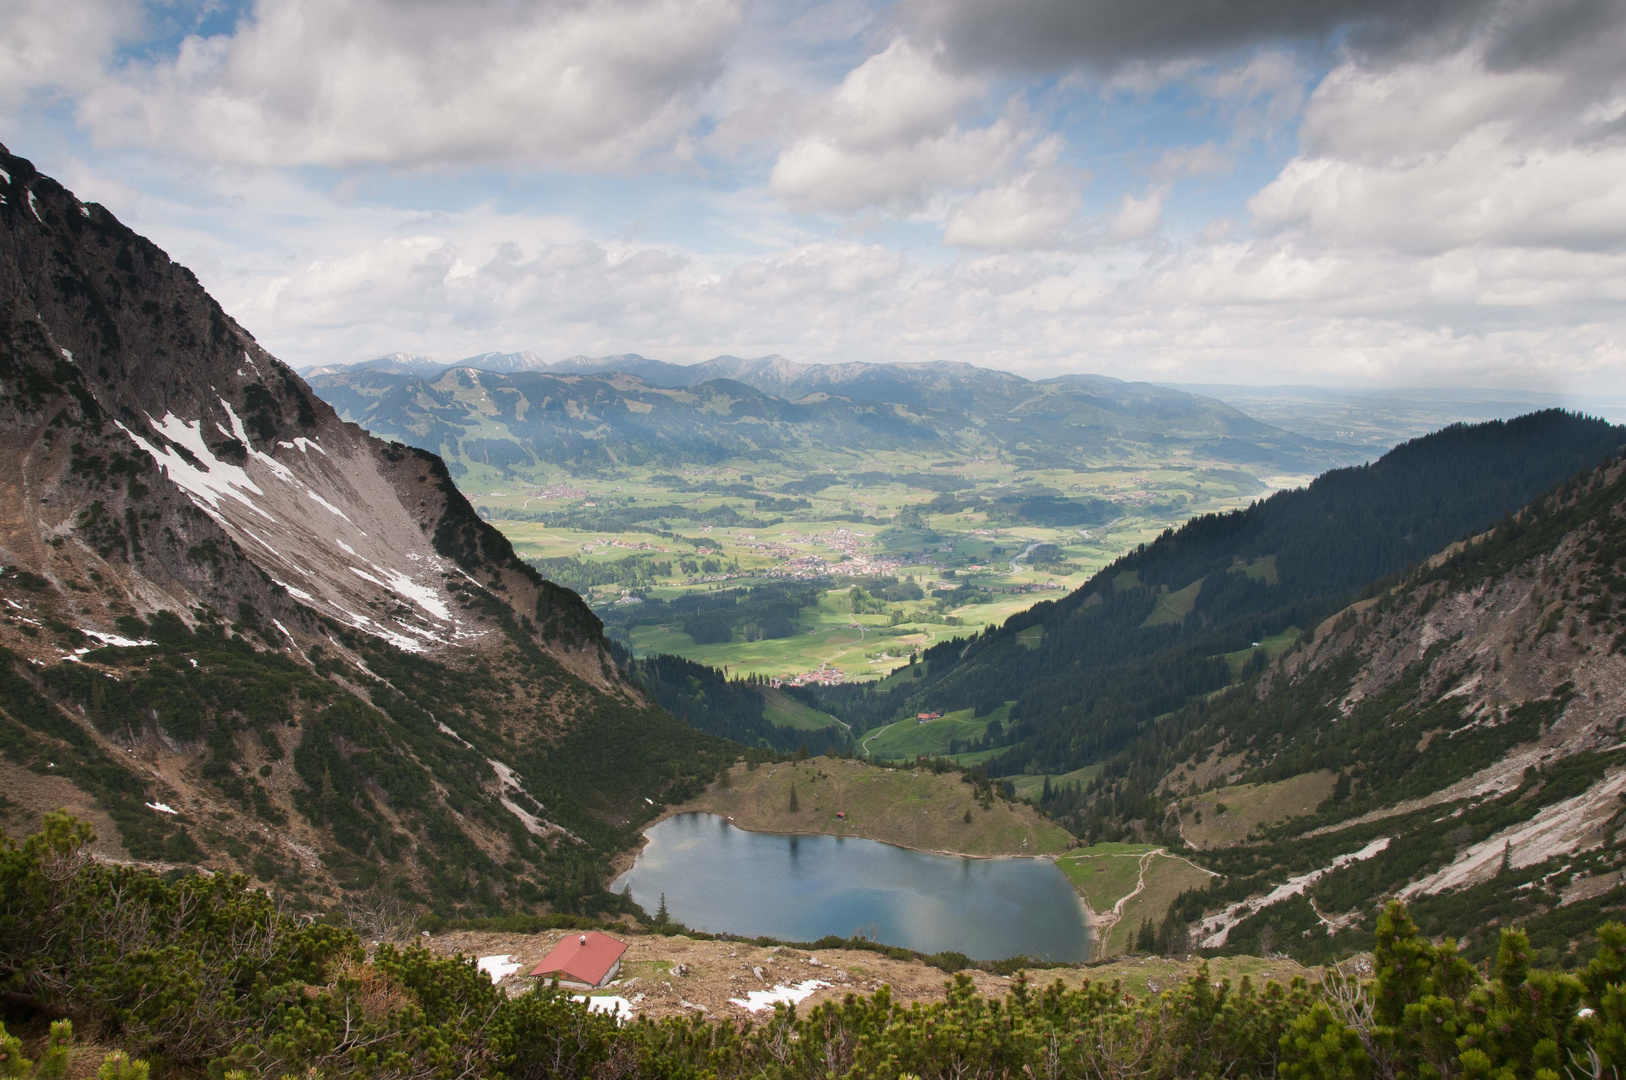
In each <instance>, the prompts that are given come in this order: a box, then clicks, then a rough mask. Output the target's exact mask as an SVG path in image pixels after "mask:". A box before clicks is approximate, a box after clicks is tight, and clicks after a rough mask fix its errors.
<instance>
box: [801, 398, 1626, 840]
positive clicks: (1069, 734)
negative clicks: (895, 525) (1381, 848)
mask: <svg viewBox="0 0 1626 1080" xmlns="http://www.w3.org/2000/svg"><path fill="white" fill-rule="evenodd" d="M1623 441H1626V429H1622V428H1619V427H1614V426H1611V425H1609V424H1607V423H1604V422H1603V421H1600V420H1590V419H1585V418H1582V417H1578V416H1574V415H1571V414H1567V413H1563V412H1558V411H1551V412H1544V413H1535V414H1531V415H1530V416H1527V417H1521V418H1519V419H1516V420H1513V421H1509V422H1506V423H1503V422H1500V421H1497V422H1492V423H1487V424H1479V425H1472V426H1462V425H1459V426H1453V427H1450V428H1447V429H1445V430H1443V431H1441V432H1438V433H1436V434H1434V435H1430V436H1427V437H1425V438H1422V439H1417V440H1414V441H1412V442H1410V443H1407V444H1405V445H1403V446H1401V447H1397V448H1396V449H1395V450H1393V451H1391V452H1390V453H1388V454H1386V455H1384V457H1382V458H1381V459H1379V460H1378V461H1377V462H1374V463H1373V464H1371V465H1366V466H1360V467H1357V468H1351V469H1341V470H1337V471H1334V472H1330V473H1327V474H1324V475H1323V476H1321V477H1319V478H1318V479H1316V480H1315V481H1314V482H1313V483H1312V484H1310V485H1309V487H1307V488H1304V489H1299V490H1295V491H1285V492H1279V493H1277V494H1276V495H1273V496H1271V497H1270V498H1269V499H1265V500H1263V501H1261V502H1258V503H1255V504H1254V505H1253V506H1251V507H1249V508H1248V509H1246V510H1242V511H1237V512H1235V513H1230V514H1223V515H1208V516H1205V517H1201V518H1196V519H1193V520H1192V521H1190V522H1188V523H1187V524H1186V525H1185V526H1183V527H1182V528H1180V529H1178V530H1170V531H1169V532H1167V533H1165V534H1164V535H1163V536H1162V537H1160V538H1158V540H1157V541H1156V542H1154V543H1152V544H1150V545H1147V546H1146V547H1144V548H1141V549H1138V550H1136V551H1134V552H1131V553H1130V554H1128V555H1126V556H1124V557H1123V558H1121V559H1119V560H1118V561H1117V562H1115V563H1114V564H1112V565H1111V566H1109V567H1107V568H1106V569H1105V570H1102V571H1101V572H1100V573H1099V574H1097V575H1096V576H1095V577H1094V578H1092V579H1091V580H1090V581H1089V582H1088V583H1087V584H1086V585H1084V586H1083V587H1081V588H1080V589H1078V590H1077V591H1075V592H1074V593H1072V594H1070V595H1069V596H1067V597H1066V598H1064V599H1062V600H1060V601H1057V602H1054V603H1044V604H1039V605H1037V606H1035V607H1033V608H1032V609H1030V610H1028V611H1026V612H1022V613H1021V614H1018V615H1015V616H1013V617H1012V618H1011V619H1009V620H1008V621H1007V622H1006V623H1005V624H1004V626H1002V627H1000V628H999V629H997V630H994V631H990V632H986V633H984V634H983V635H981V636H978V637H976V638H973V639H971V640H970V641H956V642H948V643H944V644H942V645H938V646H935V647H934V648H932V649H931V650H929V651H928V652H927V653H926V654H925V661H926V662H925V667H924V670H923V671H922V672H921V675H920V677H919V678H916V679H913V680H905V681H902V682H901V683H899V684H895V685H894V687H892V688H890V689H888V690H887V691H884V692H879V693H878V692H875V691H870V690H865V689H857V688H854V689H837V690H834V691H826V692H823V693H821V695H820V701H821V704H822V706H823V707H824V708H825V709H826V710H827V711H830V712H832V713H834V714H835V715H837V716H840V717H842V718H843V719H845V720H847V721H848V722H849V723H851V724H853V726H854V727H855V728H868V727H873V726H874V725H875V724H877V723H880V722H883V721H885V720H890V719H892V718H894V717H896V716H898V715H907V714H909V713H912V712H916V711H924V710H927V709H930V710H932V711H938V712H946V711H949V710H952V709H957V708H962V707H965V706H968V705H976V706H978V707H979V708H987V707H993V706H997V705H998V704H999V703H1000V702H1003V701H1008V700H1015V702H1016V704H1015V705H1014V706H1013V707H1012V709H1011V711H1010V715H1009V719H1008V720H1007V723H1006V725H1005V737H1006V743H1005V748H1004V750H1003V751H1002V752H1001V753H999V754H998V755H995V756H993V757H992V758H991V759H989V760H987V761H985V762H984V764H985V766H986V767H987V769H988V770H989V772H990V773H991V774H992V775H996V776H998V775H1011V774H1033V773H1051V774H1060V773H1065V772H1068V771H1070V770H1072V769H1076V768H1079V767H1081V766H1084V765H1089V764H1093V763H1096V762H1102V761H1107V760H1110V759H1112V758H1114V756H1115V755H1119V754H1123V753H1128V752H1130V751H1131V748H1132V747H1133V746H1134V745H1136V740H1138V739H1139V738H1141V737H1142V735H1143V734H1144V728H1145V725H1147V724H1148V723H1151V722H1153V720H1154V718H1155V717H1158V716H1160V715H1161V714H1164V713H1167V712H1170V711H1171V710H1174V709H1178V708H1180V707H1181V706H1183V705H1184V704H1185V703H1186V702H1187V701H1188V700H1190V699H1192V698H1193V697H1197V696H1201V695H1206V694H1211V693H1213V692H1215V691H1217V690H1220V689H1222V688H1224V687H1225V686H1227V685H1229V684H1231V683H1232V682H1233V681H1234V680H1235V679H1236V678H1237V675H1236V673H1235V672H1234V671H1233V665H1232V663H1230V662H1228V661H1227V659H1226V654H1234V653H1236V652H1237V651H1238V650H1240V651H1241V653H1242V657H1243V658H1249V657H1251V659H1248V660H1247V662H1245V663H1243V664H1242V665H1241V667H1242V668H1243V669H1244V674H1246V673H1247V672H1248V670H1249V669H1251V670H1257V669H1258V668H1259V667H1260V666H1262V665H1263V664H1264V663H1265V662H1266V660H1267V659H1268V654H1267V650H1265V649H1264V648H1258V649H1254V651H1253V652H1252V653H1249V651H1248V650H1250V649H1253V647H1254V645H1255V643H1263V642H1264V641H1265V640H1266V639H1267V638H1270V636H1271V635H1280V634H1283V633H1284V632H1287V631H1289V630H1292V629H1293V628H1308V627H1313V626H1315V625H1316V624H1317V623H1319V622H1320V621H1321V619H1323V618H1324V617H1325V616H1326V615H1327V614H1329V613H1330V612H1332V611H1336V610H1338V609H1340V608H1342V607H1343V606H1344V605H1345V604H1347V603H1348V602H1349V601H1350V600H1351V599H1353V598H1354V597H1355V595H1356V594H1358V593H1359V592H1360V591H1361V590H1362V589H1365V588H1367V587H1368V586H1370V585H1371V584H1372V583H1374V582H1376V581H1378V580H1380V579H1382V578H1384V577H1386V576H1389V575H1393V574H1396V573H1399V572H1400V571H1402V570H1403V569H1405V568H1406V566H1407V565H1408V564H1410V563H1412V562H1414V561H1416V560H1418V559H1421V558H1423V557H1425V556H1427V555H1429V554H1431V553H1433V552H1435V551H1438V550H1439V549H1440V548H1441V547H1443V546H1445V544H1447V543H1449V542H1450V541H1452V540H1455V539H1458V538H1460V537H1462V536H1465V535H1468V534H1471V533H1475V532H1479V531H1482V530H1483V529H1485V528H1488V527H1489V526H1490V525H1492V524H1493V523H1494V522H1495V521H1496V520H1497V519H1498V518H1500V517H1501V516H1503V515H1505V514H1506V513H1508V512H1510V511H1513V510H1515V509H1518V508H1519V507H1521V506H1523V505H1524V504H1525V503H1526V502H1528V501H1529V500H1530V499H1531V498H1532V497H1533V496H1534V495H1535V494H1536V493H1537V492H1539V491H1541V490H1543V489H1545V488H1547V487H1549V486H1551V485H1553V484H1555V483H1557V482H1559V481H1561V480H1562V479H1564V478H1566V477H1568V476H1571V475H1574V474H1575V473H1576V472H1578V471H1580V470H1582V469H1585V468H1589V467H1591V466H1593V465H1595V464H1596V463H1597V462H1599V461H1600V460H1602V459H1604V458H1606V457H1607V456H1609V455H1610V454H1612V453H1613V452H1614V451H1615V450H1616V449H1617V448H1618V447H1619V446H1620V445H1621V443H1622V442H1623ZM1175 601H1179V602H1178V603H1176V602H1175ZM1035 634H1037V638H1036V637H1035ZM1142 795H1144V793H1141V795H1136V796H1133V797H1134V798H1139V797H1142ZM1149 812H1150V811H1149V810H1146V811H1145V812H1140V813H1129V815H1128V816H1130V817H1145V816H1146V814H1147V813H1149ZM1109 838H1112V837H1109Z"/></svg>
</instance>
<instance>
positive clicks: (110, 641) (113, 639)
mask: <svg viewBox="0 0 1626 1080" xmlns="http://www.w3.org/2000/svg"><path fill="white" fill-rule="evenodd" d="M84 634H85V636H86V637H93V638H95V639H96V640H97V641H99V642H101V643H102V644H103V645H111V646H113V647H114V648H116V649H134V648H138V647H140V646H142V645H156V644H158V642H156V641H148V640H147V639H146V638H142V639H140V640H139V641H134V640H131V639H130V638H127V637H120V636H119V635H117V634H106V633H103V632H102V631H100V630H85V631H84Z"/></svg>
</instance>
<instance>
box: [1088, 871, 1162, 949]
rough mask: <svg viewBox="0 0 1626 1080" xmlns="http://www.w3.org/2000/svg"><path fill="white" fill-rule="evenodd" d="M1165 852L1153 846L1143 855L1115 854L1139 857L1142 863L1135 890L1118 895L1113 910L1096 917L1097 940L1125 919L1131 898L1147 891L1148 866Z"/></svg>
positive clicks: (1136, 878)
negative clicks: (1125, 910)
mask: <svg viewBox="0 0 1626 1080" xmlns="http://www.w3.org/2000/svg"><path fill="white" fill-rule="evenodd" d="M1163 853H1164V849H1163V848H1153V849H1152V850H1151V851H1148V852H1146V853H1144V854H1141V855H1115V856H1113V858H1117V859H1137V860H1139V863H1140V865H1139V866H1138V867H1137V868H1136V869H1137V872H1136V875H1135V888H1134V890H1133V891H1132V892H1128V893H1125V894H1124V895H1123V896H1120V897H1118V902H1117V903H1115V904H1113V905H1112V910H1111V911H1108V912H1105V913H1103V914H1100V915H1097V916H1096V917H1095V920H1094V922H1095V925H1094V926H1093V927H1092V928H1091V929H1093V930H1094V931H1095V939H1096V940H1097V941H1105V940H1106V936H1107V933H1108V932H1109V931H1110V930H1111V929H1112V928H1113V927H1114V926H1117V925H1118V923H1119V922H1120V921H1121V920H1122V919H1123V917H1124V908H1126V907H1128V906H1129V902H1130V901H1131V900H1133V899H1135V897H1137V896H1139V895H1140V894H1141V893H1143V892H1145V891H1146V868H1147V867H1148V866H1150V865H1151V862H1152V860H1153V859H1155V858H1157V857H1158V856H1159V855H1162V854H1163Z"/></svg>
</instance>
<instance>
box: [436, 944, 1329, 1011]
mask: <svg viewBox="0 0 1626 1080" xmlns="http://www.w3.org/2000/svg"><path fill="white" fill-rule="evenodd" d="M568 933H570V931H565V930H554V931H549V932H545V933H541V934H518V933H503V932H497V931H474V930H458V931H452V932H449V933H443V934H439V935H437V936H435V937H433V938H430V939H429V940H428V944H429V947H430V948H432V949H434V950H435V951H436V952H440V953H444V954H449V955H452V954H461V955H463V956H469V957H480V956H508V957H510V958H511V962H514V963H518V964H519V965H520V972H524V971H529V970H530V969H531V968H533V967H535V966H536V964H537V963H538V962H539V961H541V959H542V958H543V957H545V956H546V955H547V954H548V952H549V951H550V950H551V949H552V948H553V947H554V946H555V945H557V944H558V943H559V941H560V940H561V939H563V938H564V937H565V936H566V935H567V934H568ZM613 936H615V937H617V938H618V939H620V940H622V941H625V942H626V943H627V953H626V956H625V958H624V959H623V961H622V970H623V972H624V974H623V975H622V977H621V978H619V979H617V980H616V981H615V982H613V983H611V984H610V985H608V986H606V987H604V988H603V989H600V990H595V991H593V992H592V994H593V996H611V995H613V996H617V997H622V998H625V999H626V1000H628V1001H629V1002H630V1003H632V1010H633V1015H634V1016H647V1017H649V1018H650V1019H652V1020H654V1019H659V1018H661V1017H665V1016H680V1015H690V1016H694V1015H697V1014H699V1012H700V1010H699V1009H696V1008H695V1006H701V1007H703V1008H704V1010H705V1015H706V1016H709V1017H711V1018H713V1019H722V1018H725V1017H726V1018H730V1019H733V1020H736V1021H740V1020H744V1019H746V1018H748V1017H750V1016H752V1014H751V1013H749V1012H747V1011H746V1009H745V1008H743V1007H742V1006H739V1005H736V1004H733V1001H734V1000H745V998H746V994H747V993H748V992H749V991H752V990H767V989H770V988H771V987H774V986H786V985H792V984H796V983H803V982H806V981H808V980H817V981H819V982H823V983H826V984H828V985H826V986H822V987H818V988H815V989H814V993H813V994H812V995H811V996H810V997H808V998H806V999H805V1000H804V1001H803V1002H802V1003H801V1004H800V1005H798V1006H797V1011H798V1012H800V1013H802V1014H804V1015H805V1014H806V1013H807V1011H808V1010H810V1009H812V1008H815V1007H816V1006H818V1005H821V1004H823V1003H824V1002H827V1001H836V1002H839V1001H841V1000H842V999H843V998H844V997H846V996H847V995H848V994H859V995H867V994H871V993H874V992H875V991H876V990H878V989H880V988H881V987H882V986H885V987H886V988H887V990H888V992H889V994H890V995H891V997H892V1000H893V1001H895V1002H897V1003H899V1004H901V1005H905V1006H907V1005H910V1004H912V1003H914V1002H917V1001H918V1002H922V1003H924V1002H932V1001H942V1000H943V998H944V993H945V990H946V988H947V987H948V986H949V985H950V984H951V983H952V977H951V976H949V975H948V974H946V973H945V972H943V971H941V970H939V969H938V968H935V967H931V966H929V965H927V964H923V963H921V962H920V961H918V960H894V959H891V958H890V957H886V956H882V955H880V954H879V953H873V952H868V951H862V950H855V949H818V950H814V951H811V952H809V951H805V950H801V949H796V948H789V947H780V946H762V945H755V944H751V943H748V942H738V941H700V940H696V939H694V938H690V937H688V936H686V935H683V934H674V935H671V936H669V937H668V936H662V935H656V934H650V933H644V932H637V933H634V932H632V928H630V927H629V928H628V932H627V933H625V934H620V933H617V934H614V935H613ZM1198 963H1199V962H1198V961H1197V960H1189V959H1185V958H1183V957H1179V958H1175V957H1161V956H1145V957H1141V956H1137V957H1124V958H1121V959H1116V960H1111V961H1108V962H1106V963H1094V962H1092V963H1090V964H1081V965H1076V966H1071V967H1061V968H1040V969H1036V970H1033V971H1030V972H1028V973H1027V974H1028V979H1029V984H1030V985H1031V986H1034V987H1037V988H1041V989H1042V988H1044V987H1048V986H1051V985H1053V984H1055V983H1057V982H1060V983H1061V984H1062V985H1063V986H1065V987H1067V988H1068V989H1073V990H1076V989H1078V988H1079V987H1080V986H1082V985H1083V984H1084V983H1085V982H1092V983H1096V984H1104V985H1110V984H1112V983H1114V982H1116V983H1118V984H1120V985H1121V986H1122V988H1123V990H1124V991H1125V992H1127V993H1129V994H1133V995H1134V996H1136V997H1145V996H1149V995H1154V994H1158V993H1161V992H1163V991H1165V990H1170V989H1173V988H1174V987H1175V986H1176V985H1178V984H1179V983H1180V982H1181V981H1182V980H1184V979H1186V978H1189V977H1190V976H1192V975H1194V974H1196V972H1197V967H1198ZM1207 963H1208V973H1209V978H1210V979H1211V980H1212V981H1213V982H1215V983H1219V982H1221V981H1223V980H1226V979H1229V980H1231V981H1232V982H1237V981H1240V980H1241V979H1242V978H1244V977H1247V978H1251V979H1252V980H1253V981H1254V982H1256V983H1257V982H1270V981H1274V982H1281V983H1284V984H1285V983H1289V982H1291V981H1292V980H1293V979H1294V978H1298V977H1310V978H1313V977H1314V973H1313V972H1311V971H1310V970H1309V969H1306V968H1303V967H1300V966H1299V965H1298V964H1295V963H1294V962H1293V961H1291V960H1287V959H1275V958H1273V959H1263V958H1260V957H1257V956H1219V957H1215V958H1213V959H1211V960H1209V961H1208V962H1207ZM758 970H760V971H761V973H762V974H761V977H760V978H759V977H758V975H757V971H758ZM965 974H966V975H967V977H969V978H970V979H971V981H972V985H973V986H975V987H976V990H977V992H978V993H980V994H983V995H985V996H987V997H991V998H1003V997H1004V996H1005V995H1006V994H1008V993H1009V992H1010V990H1011V988H1012V987H1013V986H1014V985H1016V983H1017V979H1016V978H1014V977H1006V976H1000V975H994V974H991V973H989V972H985V971H980V970H976V969H973V970H970V971H967V972H965ZM530 983H531V980H529V979H527V978H525V977H524V976H523V975H522V974H519V973H516V974H513V975H509V976H508V977H506V978H505V979H503V980H502V982H501V984H500V985H501V986H502V987H503V989H504V990H506V991H508V993H510V994H520V993H524V992H525V991H526V990H527V989H528V988H529V986H530ZM764 1015H765V1014H763V1013H757V1014H755V1017H756V1018H757V1019H758V1020H760V1019H762V1018H763V1017H764Z"/></svg>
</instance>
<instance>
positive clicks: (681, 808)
mask: <svg viewBox="0 0 1626 1080" xmlns="http://www.w3.org/2000/svg"><path fill="white" fill-rule="evenodd" d="M793 790H794V792H795V802H796V807H797V808H796V809H795V810H792V809H791V808H790V807H791V796H792V791H793ZM696 811H699V812H705V813H712V814H717V815H718V816H719V817H724V818H727V819H728V820H729V821H730V822H731V823H732V824H733V825H734V826H735V827H736V828H739V829H744V830H746V831H747V832H762V833H780V834H785V835H799V836H852V837H860V838H862V839H865V840H876V841H879V842H881V843H883V844H891V845H893V846H895V847H902V848H908V849H910V850H912V851H921V852H926V853H928V854H932V855H953V856H964V857H967V858H974V859H987V858H1022V857H1027V858H1035V857H1045V856H1055V855H1059V854H1060V853H1062V852H1064V851H1066V850H1068V849H1069V848H1070V847H1072V846H1074V845H1076V841H1075V840H1074V838H1073V837H1072V836H1071V835H1070V834H1069V833H1068V832H1067V831H1066V830H1064V829H1062V828H1060V827H1059V826H1056V825H1054V824H1052V823H1051V822H1049V821H1048V820H1046V819H1045V817H1044V816H1043V815H1042V814H1040V813H1039V812H1038V811H1037V810H1036V809H1034V808H1033V807H1032V806H1029V805H1027V804H1025V803H1008V802H1005V801H1004V800H1002V799H999V798H994V799H992V800H990V801H989V803H988V804H987V806H986V807H984V805H983V804H981V803H978V802H977V800H976V798H975V792H974V790H973V789H972V787H971V785H969V784H966V783H964V782H963V781H962V780H961V779H960V777H959V775H958V774H957V773H933V772H932V771H931V770H930V769H884V768H879V767H877V766H873V765H868V764H865V763H864V762H861V761H855V760H851V759H845V758H828V757H821V758H811V759H809V760H807V761H799V762H781V763H779V764H777V765H760V766H758V767H757V768H756V769H754V770H753V769H750V768H748V767H747V766H745V765H743V764H737V765H735V766H734V767H733V768H732V769H731V770H729V773H728V782H727V784H726V785H724V784H723V783H722V782H720V781H719V782H717V783H714V784H712V785H711V786H710V787H709V788H707V789H706V791H705V792H704V793H703V794H701V795H700V796H699V797H697V798H694V799H691V800H689V801H688V802H686V803H683V804H681V805H678V806H673V807H670V808H668V809H667V811H666V812H665V813H663V814H662V815H661V816H660V818H658V819H657V821H660V820H665V819H666V818H668V817H671V816H673V815H675V814H682V813H691V812H696ZM968 816H969V818H970V820H969V821H967V820H966V818H967V817H968ZM651 824H652V825H653V824H654V822H651ZM633 854H634V856H635V855H636V852H634V853H633ZM618 861H619V860H618ZM627 865H629V866H630V865H631V863H630V861H629V862H628V863H627ZM618 872H620V871H619V869H618Z"/></svg>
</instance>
